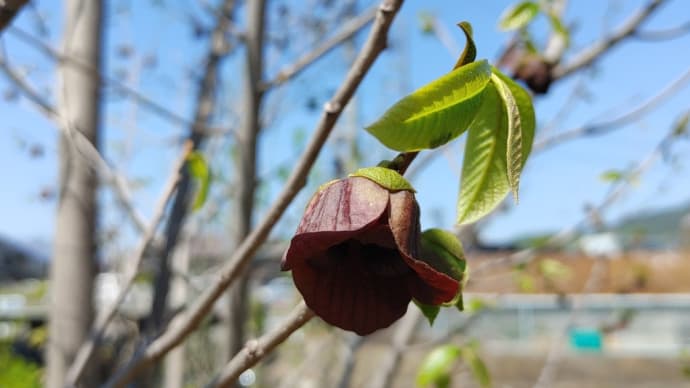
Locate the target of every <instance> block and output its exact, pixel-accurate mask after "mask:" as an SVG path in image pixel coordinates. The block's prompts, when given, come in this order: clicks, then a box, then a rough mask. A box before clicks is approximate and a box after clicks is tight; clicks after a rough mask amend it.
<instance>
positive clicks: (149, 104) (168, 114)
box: [7, 26, 227, 133]
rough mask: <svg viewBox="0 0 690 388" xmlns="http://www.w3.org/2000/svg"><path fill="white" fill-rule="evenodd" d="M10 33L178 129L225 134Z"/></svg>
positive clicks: (29, 38)
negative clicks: (87, 75) (80, 70)
mask: <svg viewBox="0 0 690 388" xmlns="http://www.w3.org/2000/svg"><path fill="white" fill-rule="evenodd" d="M7 30H8V31H9V32H10V33H12V34H13V35H15V36H16V37H17V38H19V39H21V40H22V41H24V42H25V43H27V44H29V45H31V46H33V47H35V48H36V49H38V50H39V51H41V52H42V53H43V54H45V55H46V56H48V57H50V58H53V59H54V60H56V61H57V62H70V63H73V64H74V65H76V66H77V67H79V68H81V69H82V70H83V71H85V72H88V73H90V74H93V75H94V76H96V77H98V79H99V81H100V82H101V84H102V85H103V86H107V87H111V88H112V89H114V90H115V91H117V92H119V93H122V94H124V95H127V96H129V97H130V98H132V99H133V100H134V101H135V102H136V103H137V104H139V105H141V106H142V107H144V108H146V109H148V110H149V111H150V112H152V113H154V114H156V115H158V116H160V117H161V118H163V119H165V120H167V121H168V122H169V123H171V124H174V125H176V126H178V127H182V128H193V127H197V128H198V131H200V132H201V131H207V132H209V133H225V132H227V131H224V130H222V129H218V128H210V127H208V126H207V125H205V124H204V123H201V122H197V121H190V120H188V119H186V118H184V117H182V116H180V115H179V114H177V113H175V112H173V111H172V110H170V109H168V108H166V107H164V106H163V105H160V104H159V103H157V102H156V101H154V100H153V99H151V98H149V97H146V96H144V95H143V94H142V93H140V92H139V91H137V90H135V89H134V88H132V87H130V86H127V85H126V84H125V83H123V82H121V81H119V80H117V79H116V78H113V77H109V76H107V75H105V74H101V73H100V72H99V71H97V70H96V69H93V68H91V67H90V66H89V65H88V64H85V63H82V62H79V61H78V60H76V59H74V58H71V57H69V56H67V55H65V54H63V53H62V52H60V51H58V50H56V49H54V48H52V47H50V45H48V44H46V43H45V42H43V41H42V40H41V39H38V38H36V37H34V36H33V35H32V34H30V33H28V32H26V31H24V30H22V29H21V28H19V27H16V26H11V27H9V28H8V29H7Z"/></svg>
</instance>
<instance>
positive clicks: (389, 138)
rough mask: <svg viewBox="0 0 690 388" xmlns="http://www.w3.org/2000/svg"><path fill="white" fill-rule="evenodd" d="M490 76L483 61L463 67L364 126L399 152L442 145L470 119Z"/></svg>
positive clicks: (404, 99)
mask: <svg viewBox="0 0 690 388" xmlns="http://www.w3.org/2000/svg"><path fill="white" fill-rule="evenodd" d="M490 77H491V67H490V66H489V64H488V63H487V61H486V60H482V61H478V62H473V63H470V64H468V65H465V66H462V67H460V68H458V69H455V70H453V71H451V72H450V73H448V74H446V75H444V76H442V77H440V78H438V79H436V80H435V81H432V82H431V83H429V84H427V85H425V86H423V87H421V88H420V89H417V90H416V91H414V92H413V93H412V94H410V95H408V96H407V97H405V98H403V99H402V100H400V101H398V102H397V103H396V104H395V105H393V106H392V107H391V108H390V109H388V111H386V113H384V115H383V116H382V117H381V118H380V119H379V120H378V121H376V122H375V123H374V124H372V125H370V126H369V127H367V128H366V129H367V131H369V133H371V134H372V135H374V137H376V138H377V139H378V140H379V141H380V142H381V143H383V144H384V145H385V146H386V147H388V148H391V149H393V150H396V151H400V152H410V151H419V150H422V149H431V148H436V147H439V146H442V145H444V144H446V143H448V142H449V141H451V140H453V139H455V138H456V137H458V136H460V135H461V134H462V133H463V132H464V131H465V130H466V129H467V126H468V125H469V124H470V123H471V122H472V120H473V119H474V117H475V114H476V113H477V110H478V108H479V107H480V106H481V103H482V95H483V93H482V90H484V88H485V87H486V86H487V84H488V82H489V78H490Z"/></svg>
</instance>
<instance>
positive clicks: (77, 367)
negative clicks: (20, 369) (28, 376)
mask: <svg viewBox="0 0 690 388" xmlns="http://www.w3.org/2000/svg"><path fill="white" fill-rule="evenodd" d="M191 150H192V144H191V143H190V142H187V143H186V144H185V146H184V150H183V152H182V155H181V156H180V157H179V158H178V160H177V161H176V162H175V164H173V169H172V172H171V174H170V178H168V182H167V183H166V184H165V186H164V189H163V192H162V193H161V196H160V198H159V199H158V202H157V205H156V206H155V208H154V211H153V215H152V216H151V220H150V221H149V224H148V226H147V228H146V230H145V231H144V233H143V234H142V236H141V238H140V239H139V244H138V245H137V247H136V249H135V251H134V253H133V254H132V255H131V256H130V257H129V259H128V260H127V262H128V264H129V265H128V268H127V269H126V270H125V274H124V280H123V284H122V287H121V289H120V292H119V293H118V295H117V297H116V298H115V301H114V302H113V303H112V304H111V305H109V306H105V307H103V310H102V311H101V313H100V314H99V316H98V318H97V319H96V322H94V324H93V327H92V329H91V335H90V337H89V339H88V340H87V341H86V342H84V343H83V344H82V345H81V346H80V347H79V351H78V352H77V355H76V357H75V359H74V362H73V363H72V365H71V367H70V369H69V371H68V372H67V377H66V385H67V386H68V387H75V386H77V383H78V382H79V379H80V378H81V376H82V373H83V372H84V369H85V367H86V365H87V364H88V362H89V360H90V359H91V356H92V355H93V352H94V351H95V350H96V347H97V346H98V345H99V344H100V342H101V340H102V339H103V337H104V335H105V330H106V329H107V327H108V324H109V323H110V321H111V320H112V319H113V318H114V317H115V313H116V312H117V310H118V308H119V307H120V305H121V304H122V303H123V302H124V300H125V297H126V296H127V293H128V292H129V290H130V288H131V287H132V284H133V283H134V279H135V278H136V276H137V274H138V273H139V268H140V267H141V262H142V261H143V259H144V254H145V252H146V249H147V248H148V246H149V244H150V243H151V241H152V240H153V238H154V236H155V234H156V230H157V229H158V225H159V224H160V222H161V220H162V219H163V216H164V214H165V209H166V207H167V205H168V202H169V201H170V198H171V197H172V194H173V193H174V192H175V189H176V188H177V185H178V183H179V182H180V177H181V175H182V174H181V170H182V169H183V168H185V163H186V161H187V157H188V156H189V153H190V152H191Z"/></svg>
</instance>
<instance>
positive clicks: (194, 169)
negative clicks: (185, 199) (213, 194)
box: [187, 151, 211, 210]
mask: <svg viewBox="0 0 690 388" xmlns="http://www.w3.org/2000/svg"><path fill="white" fill-rule="evenodd" d="M187 169H188V171H189V174H190V175H191V176H192V177H193V178H194V179H195V180H196V182H197V184H198V189H197V192H196V196H195V197H194V202H193V204H192V209H193V210H198V209H200V208H201V207H202V206H203V205H204V203H205V202H206V198H207V197H208V190H209V188H210V186H211V169H210V168H209V166H208V163H206V159H205V158H204V156H203V155H202V154H200V153H199V152H196V151H195V152H192V153H190V154H189V156H188V157H187Z"/></svg>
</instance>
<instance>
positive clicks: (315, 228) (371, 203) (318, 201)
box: [282, 177, 388, 270]
mask: <svg viewBox="0 0 690 388" xmlns="http://www.w3.org/2000/svg"><path fill="white" fill-rule="evenodd" d="M387 206H388V191H386V190H385V189H384V188H382V187H381V186H379V185H377V184H376V183H374V182H372V181H370V180H369V179H366V178H360V177H353V178H348V179H342V180H340V181H337V182H335V183H333V184H331V185H329V186H327V187H326V188H325V189H323V190H322V191H320V192H318V193H316V195H314V197H313V198H312V200H311V201H310V202H309V205H307V209H306V210H305V212H304V216H303V217H302V221H301V222H300V224H299V226H298V227H297V232H296V233H295V237H293V238H292V241H291V242H290V246H289V247H288V249H287V251H286V252H285V255H284V256H283V260H282V269H283V270H289V269H290V268H292V267H294V266H295V265H297V263H298V262H301V261H304V260H306V258H307V257H310V256H312V255H313V254H314V252H319V251H324V250H326V249H327V248H328V247H331V246H333V245H336V244H338V243H340V242H343V241H345V240H347V239H349V238H351V237H353V236H355V235H356V234H357V233H358V232H359V231H361V230H362V229H364V228H366V227H367V226H370V225H371V224H373V223H376V222H377V221H378V220H379V219H380V218H381V215H382V214H383V212H384V211H385V210H386V208H387Z"/></svg>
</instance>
